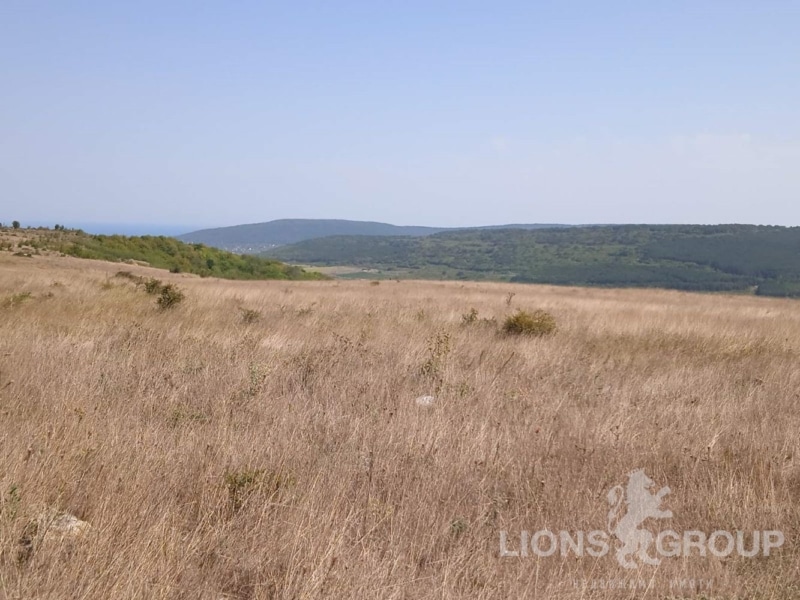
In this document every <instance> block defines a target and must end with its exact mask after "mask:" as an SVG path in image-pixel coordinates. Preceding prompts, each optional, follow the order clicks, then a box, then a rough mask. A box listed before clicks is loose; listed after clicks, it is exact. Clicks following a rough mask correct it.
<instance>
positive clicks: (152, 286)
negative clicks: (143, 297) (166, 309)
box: [144, 277, 164, 294]
mask: <svg viewBox="0 0 800 600" xmlns="http://www.w3.org/2000/svg"><path fill="white" fill-rule="evenodd" d="M163 288H164V284H163V283H162V282H161V281H160V280H158V279H156V278H155V277H151V278H150V279H148V280H147V281H145V282H144V291H145V292H147V293H148V294H160V293H161V290H162V289H163Z"/></svg>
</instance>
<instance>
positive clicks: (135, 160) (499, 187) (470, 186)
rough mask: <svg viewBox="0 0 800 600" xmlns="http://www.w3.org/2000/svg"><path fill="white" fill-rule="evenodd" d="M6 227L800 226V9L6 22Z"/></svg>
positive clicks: (395, 8) (1, 50)
mask: <svg viewBox="0 0 800 600" xmlns="http://www.w3.org/2000/svg"><path fill="white" fill-rule="evenodd" d="M0 89H1V90H2V91H1V92H0V220H2V221H6V222H7V221H10V220H11V219H19V220H21V221H23V224H24V222H26V221H28V222H32V221H36V222H45V223H55V222H66V223H68V224H69V223H92V222H94V223H139V224H141V223H145V224H154V225H161V226H172V227H178V228H180V227H183V226H195V225H197V226H200V225H231V224H237V223H249V222H259V221H267V220H271V219H276V218H287V217H297V218H302V217H305V218H349V219H364V220H378V221H388V222H392V223H397V224H420V225H454V226H463V225H478V224H498V223H509V222H559V223H604V222H613V223H641V222H648V223H681V222H682V223H723V222H742V223H769V224H782V225H800V2H797V1H781V0H763V1H756V0H749V1H746V2H743V1H737V0H727V1H718V2H709V1H703V0H697V1H692V2H678V1H675V2H594V1H586V2H535V1H530V0H528V1H513V2H512V1H509V2H485V1H484V2H473V1H470V0H461V1H458V2H436V1H426V2H421V1H416V0H405V1H402V2H399V1H397V2H387V1H381V0H370V1H364V2H344V1H340V2H337V1H335V0H329V1H326V2H314V3H311V2H295V1H293V2H280V3H276V2H264V1H259V2H256V1H249V0H244V1H239V2H216V3H210V2H201V1H192V2H169V1H165V2H151V1H140V2H86V1H80V0H74V1H70V2H36V1H33V0H24V1H18V0H4V2H2V4H0Z"/></svg>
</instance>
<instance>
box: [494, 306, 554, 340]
mask: <svg viewBox="0 0 800 600" xmlns="http://www.w3.org/2000/svg"><path fill="white" fill-rule="evenodd" d="M503 331H504V332H505V333H507V334H510V335H534V336H543V335H550V334H552V333H555V331H556V320H555V317H553V315H551V314H550V313H549V312H546V311H544V310H536V311H534V312H533V313H528V312H525V311H524V310H518V311H517V312H516V313H515V314H513V315H511V316H509V317H507V318H506V320H505V322H504V323H503Z"/></svg>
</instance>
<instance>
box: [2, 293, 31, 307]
mask: <svg viewBox="0 0 800 600" xmlns="http://www.w3.org/2000/svg"><path fill="white" fill-rule="evenodd" d="M31 298H33V295H32V294H31V293H30V292H20V293H19V294H12V295H10V296H8V297H7V298H6V299H5V300H3V307H5V308H14V307H15V306H19V305H20V304H22V303H23V302H25V301H27V300H30V299H31Z"/></svg>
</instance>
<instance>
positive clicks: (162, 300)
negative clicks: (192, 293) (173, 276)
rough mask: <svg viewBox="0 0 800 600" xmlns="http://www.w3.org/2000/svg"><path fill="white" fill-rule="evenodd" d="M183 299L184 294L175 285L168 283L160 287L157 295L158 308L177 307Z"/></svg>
mask: <svg viewBox="0 0 800 600" xmlns="http://www.w3.org/2000/svg"><path fill="white" fill-rule="evenodd" d="M184 298H185V295H184V293H183V292H182V291H181V290H180V289H178V287H176V286H175V285H173V284H171V283H168V284H166V285H163V286H161V292H160V293H159V295H158V300H157V302H158V306H159V307H160V308H161V309H167V308H172V307H174V306H177V305H178V304H180V303H181V302H183V299H184Z"/></svg>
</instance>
